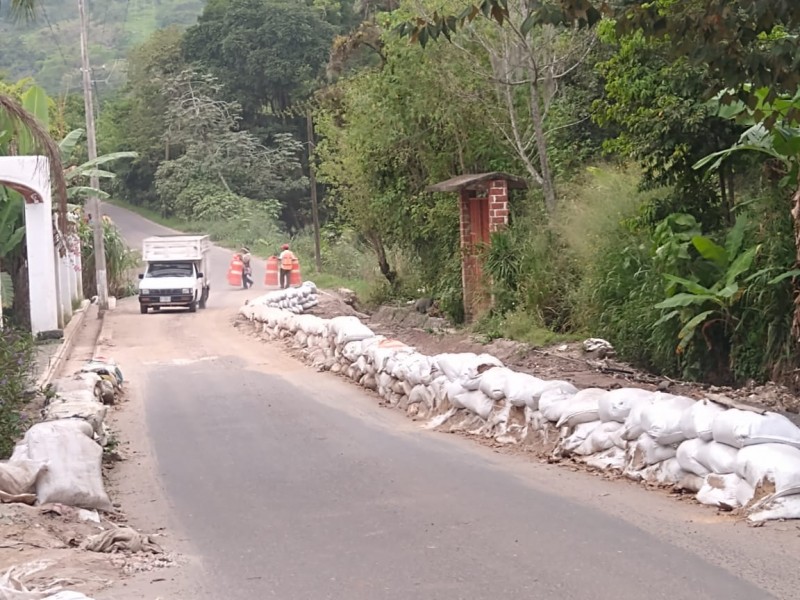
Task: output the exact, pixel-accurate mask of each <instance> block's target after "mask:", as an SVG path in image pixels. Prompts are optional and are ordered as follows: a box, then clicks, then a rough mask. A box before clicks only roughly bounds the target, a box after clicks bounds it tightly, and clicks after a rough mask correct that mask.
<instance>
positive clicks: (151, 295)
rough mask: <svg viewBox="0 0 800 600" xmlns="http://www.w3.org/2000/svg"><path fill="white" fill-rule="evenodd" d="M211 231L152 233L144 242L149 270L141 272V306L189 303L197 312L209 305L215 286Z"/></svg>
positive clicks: (167, 305)
mask: <svg viewBox="0 0 800 600" xmlns="http://www.w3.org/2000/svg"><path fill="white" fill-rule="evenodd" d="M210 250H211V240H210V239H209V237H208V236H207V235H169V236H154V237H149V238H146V239H145V240H144V242H143V243H142V260H143V261H144V264H145V272H144V273H142V274H141V275H139V279H140V280H141V281H140V282H139V308H140V310H141V313H142V314H143V315H144V314H147V311H148V310H149V309H151V308H152V309H153V310H161V309H162V308H168V307H185V308H188V309H189V312H195V311H196V310H197V308H198V307H200V308H205V307H206V302H208V294H209V291H210V288H211V285H210V283H209V267H210V264H209V263H210V261H209V252H210Z"/></svg>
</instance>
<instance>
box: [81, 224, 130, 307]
mask: <svg viewBox="0 0 800 600" xmlns="http://www.w3.org/2000/svg"><path fill="white" fill-rule="evenodd" d="M78 234H79V236H80V238H81V263H82V267H83V270H82V275H83V294H84V296H86V297H87V298H91V297H92V296H95V295H96V294H97V278H96V274H95V264H94V232H93V229H92V226H91V225H89V224H87V223H81V224H80V226H79V229H78ZM103 244H104V246H105V251H106V278H107V280H108V293H109V294H110V295H111V296H116V297H117V298H124V297H126V296H130V295H132V294H134V293H135V292H136V287H135V285H134V283H133V280H132V277H131V274H132V270H133V269H135V268H136V266H137V264H138V262H139V261H138V254H137V253H136V252H134V251H132V250H131V249H130V248H128V246H127V244H126V243H125V240H124V239H123V237H122V234H121V233H120V231H119V229H117V227H116V226H115V225H114V224H113V223H110V222H108V221H105V220H104V222H103Z"/></svg>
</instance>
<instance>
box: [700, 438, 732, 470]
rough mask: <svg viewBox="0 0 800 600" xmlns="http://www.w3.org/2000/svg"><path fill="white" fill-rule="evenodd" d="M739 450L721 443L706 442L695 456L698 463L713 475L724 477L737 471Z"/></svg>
mask: <svg viewBox="0 0 800 600" xmlns="http://www.w3.org/2000/svg"><path fill="white" fill-rule="evenodd" d="M738 456H739V449H738V448H734V447H733V446H728V445H727V444H720V443H719V442H713V441H712V442H704V443H703V444H702V445H701V446H700V447H699V448H698V449H697V452H696V454H695V457H696V458H697V461H698V462H699V463H700V464H701V465H703V466H705V467H706V468H707V469H708V470H709V471H711V472H712V473H717V474H718V475H724V474H727V473H734V472H735V471H736V461H737V459H738Z"/></svg>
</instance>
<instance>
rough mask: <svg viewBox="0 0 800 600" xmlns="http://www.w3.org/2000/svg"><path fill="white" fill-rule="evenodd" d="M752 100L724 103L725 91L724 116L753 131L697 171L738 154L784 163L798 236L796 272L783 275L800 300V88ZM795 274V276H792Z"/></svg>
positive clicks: (759, 92) (762, 92)
mask: <svg viewBox="0 0 800 600" xmlns="http://www.w3.org/2000/svg"><path fill="white" fill-rule="evenodd" d="M748 91H750V92H751V97H750V101H749V102H747V103H745V102H741V101H738V102H733V103H728V104H725V103H723V102H721V101H720V100H721V99H722V97H723V96H727V95H728V94H729V93H730V92H729V91H727V90H726V91H724V92H722V93H721V94H720V95H719V96H717V98H716V99H714V100H712V102H715V103H716V104H715V105H716V106H717V110H718V114H719V116H720V117H723V118H727V119H735V120H737V121H739V122H741V123H744V124H745V125H750V128H749V129H748V130H747V131H745V132H744V133H743V134H742V136H741V138H740V139H739V141H738V142H737V143H736V144H734V145H733V146H731V147H730V148H728V149H727V150H722V151H721V152H715V153H714V154H710V155H709V156H706V157H705V158H703V159H702V160H700V161H698V162H697V163H696V164H695V165H694V168H695V169H703V168H707V169H709V170H710V171H713V170H715V169H717V168H719V166H720V165H721V164H722V162H723V161H725V160H726V159H727V158H728V157H729V156H731V155H732V154H734V153H735V152H743V151H749V152H760V153H762V154H765V155H767V156H769V157H770V158H771V159H772V160H774V161H777V162H778V163H780V164H781V165H782V166H783V168H784V171H785V176H784V177H783V179H782V180H781V185H782V186H784V187H786V188H788V189H790V190H791V193H792V199H791V209H790V213H791V216H792V222H793V225H794V237H795V265H794V266H795V267H796V268H795V269H794V270H793V271H787V272H786V273H784V274H783V276H784V278H788V277H792V279H793V284H794V292H795V296H796V298H800V116H799V115H800V88H799V89H798V90H797V91H796V92H795V93H794V94H793V95H792V94H783V95H781V94H777V95H776V94H773V93H772V92H771V90H770V89H769V88H760V89H755V90H753V89H750V90H748ZM790 273H791V274H790ZM792 335H793V337H794V338H795V339H796V340H800V301H796V302H795V312H794V317H793V319H792Z"/></svg>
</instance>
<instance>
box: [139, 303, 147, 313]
mask: <svg viewBox="0 0 800 600" xmlns="http://www.w3.org/2000/svg"><path fill="white" fill-rule="evenodd" d="M139 312H140V313H142V314H143V315H146V314H147V307H146V306H145V305H144V304H140V305H139Z"/></svg>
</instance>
